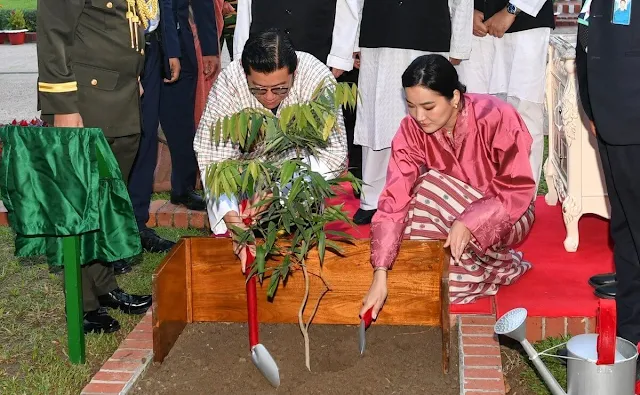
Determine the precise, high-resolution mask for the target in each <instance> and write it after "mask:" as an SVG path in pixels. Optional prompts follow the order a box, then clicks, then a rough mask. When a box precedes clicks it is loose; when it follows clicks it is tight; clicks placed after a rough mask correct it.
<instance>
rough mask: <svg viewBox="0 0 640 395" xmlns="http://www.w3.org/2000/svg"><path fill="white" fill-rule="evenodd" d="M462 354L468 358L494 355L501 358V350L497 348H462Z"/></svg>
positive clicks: (464, 346)
mask: <svg viewBox="0 0 640 395" xmlns="http://www.w3.org/2000/svg"><path fill="white" fill-rule="evenodd" d="M462 352H463V353H464V355H465V356H466V357H472V356H480V357H482V356H485V355H493V356H500V348H499V347H497V346H467V345H463V346H462Z"/></svg>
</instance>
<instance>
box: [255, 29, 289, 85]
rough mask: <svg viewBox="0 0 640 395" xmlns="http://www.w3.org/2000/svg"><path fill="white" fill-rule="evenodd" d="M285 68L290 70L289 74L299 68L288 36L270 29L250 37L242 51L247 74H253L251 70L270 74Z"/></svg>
mask: <svg viewBox="0 0 640 395" xmlns="http://www.w3.org/2000/svg"><path fill="white" fill-rule="evenodd" d="M284 67H286V68H287V69H289V74H293V73H294V72H295V71H296V67H298V56H297V55H296V50H295V49H294V48H293V44H292V43H291V40H289V37H288V36H287V35H286V34H284V33H283V32H281V31H280V30H278V29H268V30H265V31H262V32H259V33H255V34H252V35H250V36H249V39H248V40H247V42H246V44H245V45H244V50H243V51H242V68H243V69H244V72H245V74H247V75H249V74H251V70H253V71H257V72H259V73H266V74H268V73H273V72H274V71H276V70H280V69H281V68H284Z"/></svg>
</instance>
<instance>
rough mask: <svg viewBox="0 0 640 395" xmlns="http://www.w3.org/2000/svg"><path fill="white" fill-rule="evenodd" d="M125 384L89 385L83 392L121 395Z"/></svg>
mask: <svg viewBox="0 0 640 395" xmlns="http://www.w3.org/2000/svg"><path fill="white" fill-rule="evenodd" d="M124 385H125V384H124V383H116V384H112V383H89V384H87V386H86V387H84V389H83V390H82V392H83V393H84V392H88V393H91V394H119V393H120V391H122V389H123V388H124Z"/></svg>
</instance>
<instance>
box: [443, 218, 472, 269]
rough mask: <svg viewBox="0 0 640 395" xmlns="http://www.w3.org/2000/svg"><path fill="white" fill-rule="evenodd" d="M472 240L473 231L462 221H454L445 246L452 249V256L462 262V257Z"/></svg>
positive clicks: (457, 261)
mask: <svg viewBox="0 0 640 395" xmlns="http://www.w3.org/2000/svg"><path fill="white" fill-rule="evenodd" d="M470 240H471V231H470V230H469V229H468V228H467V227H466V226H465V225H464V224H463V223H462V222H460V221H454V222H453V225H451V230H450V231H449V237H447V241H446V242H445V243H444V247H445V248H447V247H449V248H450V249H451V256H452V257H453V259H454V260H455V261H456V263H459V262H460V257H461V256H462V253H463V252H464V250H465V248H467V244H469V241H470Z"/></svg>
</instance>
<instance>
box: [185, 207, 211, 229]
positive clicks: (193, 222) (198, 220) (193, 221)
mask: <svg viewBox="0 0 640 395" xmlns="http://www.w3.org/2000/svg"><path fill="white" fill-rule="evenodd" d="M206 217H207V212H206V211H190V212H189V227H190V228H194V229H204V228H206V219H207V218H206Z"/></svg>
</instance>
